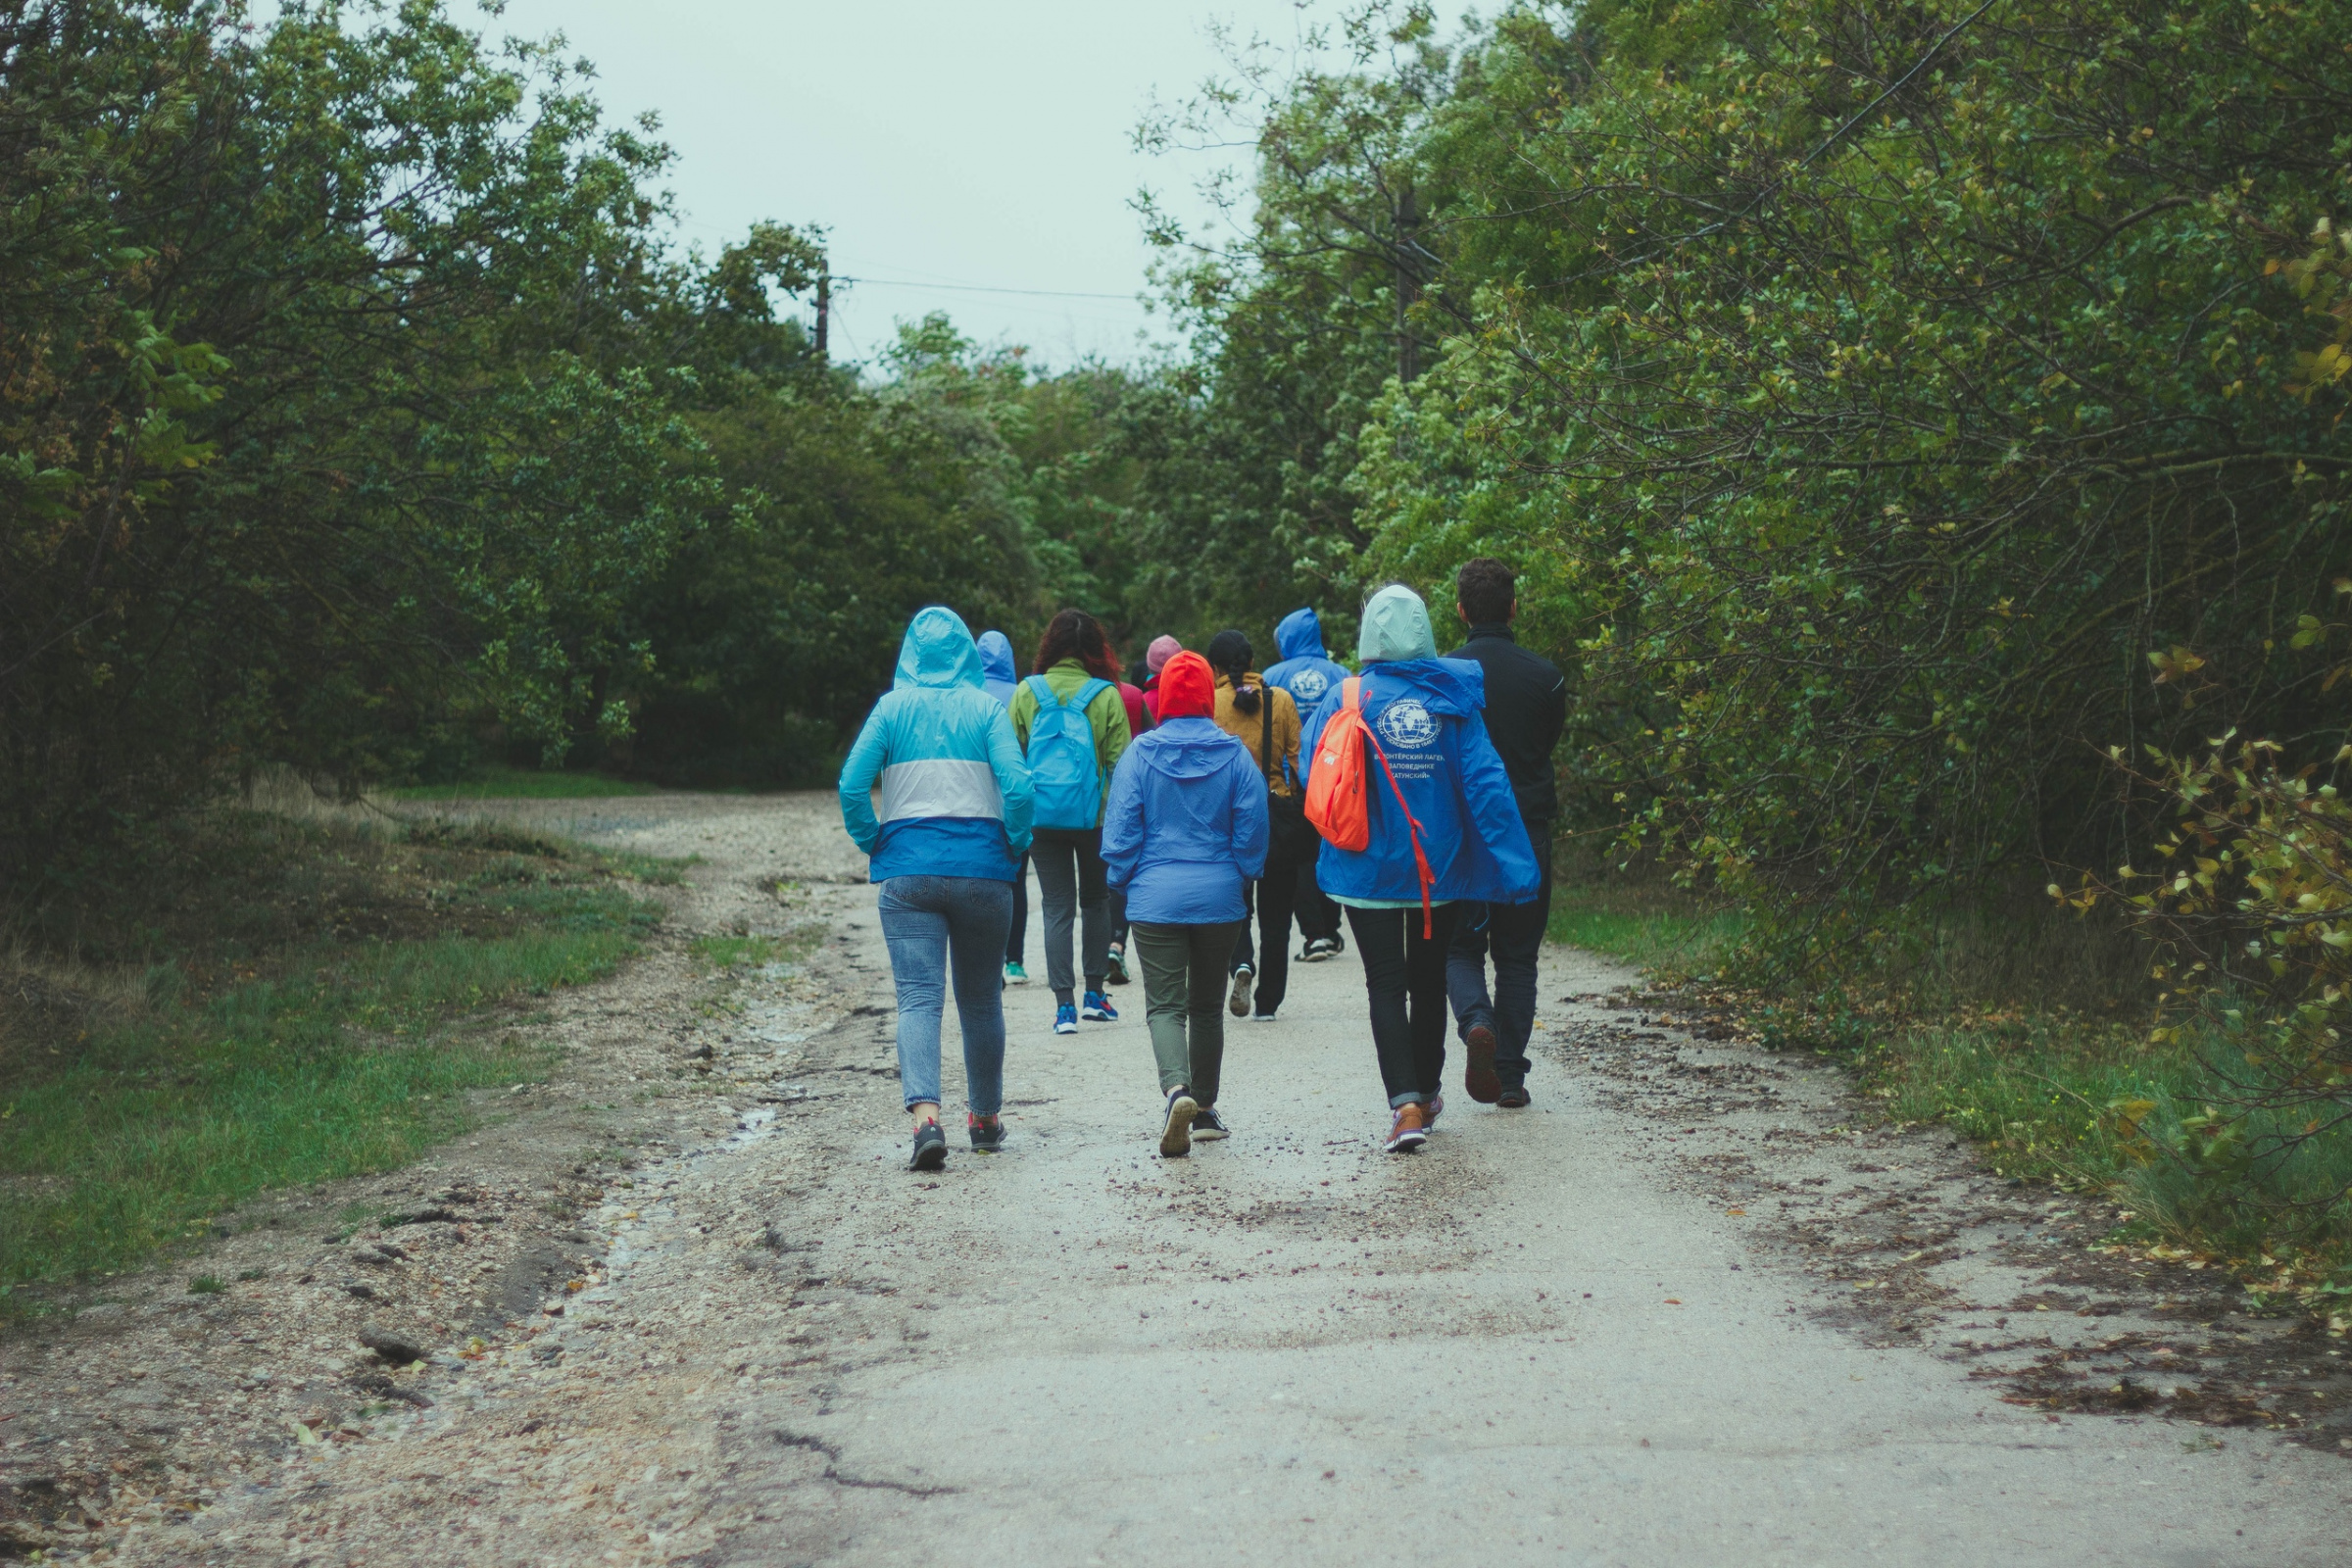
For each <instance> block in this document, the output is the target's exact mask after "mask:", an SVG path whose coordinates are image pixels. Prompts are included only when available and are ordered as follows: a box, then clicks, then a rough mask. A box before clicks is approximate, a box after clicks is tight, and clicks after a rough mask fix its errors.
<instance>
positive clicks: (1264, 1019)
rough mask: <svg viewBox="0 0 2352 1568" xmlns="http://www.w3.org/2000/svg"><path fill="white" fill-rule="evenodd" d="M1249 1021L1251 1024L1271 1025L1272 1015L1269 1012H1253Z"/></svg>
mask: <svg viewBox="0 0 2352 1568" xmlns="http://www.w3.org/2000/svg"><path fill="white" fill-rule="evenodd" d="M1273 1021H1274V1015H1273V1014H1272V1013H1270V1012H1253V1013H1251V1014H1250V1022H1251V1023H1272V1022H1273Z"/></svg>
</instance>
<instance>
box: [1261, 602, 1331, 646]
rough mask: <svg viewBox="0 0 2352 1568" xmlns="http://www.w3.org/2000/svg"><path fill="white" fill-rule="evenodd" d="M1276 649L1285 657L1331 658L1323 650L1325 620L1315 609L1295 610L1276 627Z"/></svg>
mask: <svg viewBox="0 0 2352 1568" xmlns="http://www.w3.org/2000/svg"><path fill="white" fill-rule="evenodd" d="M1274 651H1275V652H1276V653H1278V654H1280V655H1281V656H1282V657H1283V658H1285V659H1329V658H1330V657H1331V656H1330V655H1329V654H1327V653H1325V652H1324V651H1323V622H1322V621H1320V620H1318V619H1316V618H1315V613H1314V610H1313V609H1312V608H1311V607H1310V608H1308V609H1305V610H1294V611H1292V612H1291V613H1289V614H1287V615H1285V616H1283V617H1282V624H1281V625H1279V626H1276V627H1275V628H1274Z"/></svg>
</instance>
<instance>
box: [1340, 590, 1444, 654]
mask: <svg viewBox="0 0 2352 1568" xmlns="http://www.w3.org/2000/svg"><path fill="white" fill-rule="evenodd" d="M1355 657H1356V659H1357V660H1358V661H1359V662H1363V663H1367V664H1369V663H1373V662H1380V661H1385V660H1398V659H1435V658H1437V657H1438V638H1437V634H1436V633H1435V632H1433V631H1431V630H1430V627H1429V607H1428V606H1427V605H1425V604H1423V603H1422V602H1421V596H1420V595H1419V594H1417V593H1415V592H1413V591H1412V590H1411V589H1410V588H1407V587H1405V586H1404V585H1403V584H1401V583H1391V584H1390V585H1389V586H1388V587H1386V588H1383V589H1382V590H1381V591H1380V592H1378V593H1376V594H1374V595H1373V596H1372V598H1371V600H1370V602H1369V603H1367V604H1366V605H1365V606H1364V627H1363V631H1362V632H1361V633H1360V634H1359V635H1358V636H1357V637H1356V639H1355Z"/></svg>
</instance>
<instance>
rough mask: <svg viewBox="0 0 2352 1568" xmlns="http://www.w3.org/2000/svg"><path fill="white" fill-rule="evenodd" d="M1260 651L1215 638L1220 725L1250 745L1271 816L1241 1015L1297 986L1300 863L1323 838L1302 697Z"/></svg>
mask: <svg viewBox="0 0 2352 1568" xmlns="http://www.w3.org/2000/svg"><path fill="white" fill-rule="evenodd" d="M1254 657H1255V651H1254V650H1253V649H1252V648H1251V647H1250V639H1249V638H1248V637H1247V636H1245V635H1243V634H1242V633H1241V632H1238V631H1233V630H1227V631H1221V632H1219V633H1217V634H1216V636H1214V637H1212V638H1210V639H1209V644H1208V665H1209V668H1210V669H1211V670H1213V671H1214V672H1215V674H1216V679H1217V727H1218V728H1219V729H1222V730H1223V731H1225V733H1226V734H1228V735H1231V736H1232V737H1233V738H1234V739H1236V740H1238V741H1240V742H1241V743H1242V744H1243V745H1244V746H1246V747H1248V748H1249V750H1250V760H1251V761H1252V762H1254V763H1255V764H1256V765H1257V770H1258V777H1259V778H1261V779H1262V780H1264V782H1265V786H1266V798H1267V800H1266V804H1267V810H1268V815H1269V820H1270V823H1271V827H1270V829H1269V832H1270V837H1269V839H1268V842H1267V849H1266V863H1265V868H1264V870H1263V872H1262V873H1261V875H1260V876H1259V878H1258V880H1256V881H1255V882H1253V883H1252V884H1251V885H1250V887H1249V888H1248V889H1246V890H1245V897H1246V898H1247V899H1248V901H1249V903H1250V907H1251V909H1252V910H1253V911H1254V912H1255V914H1256V916H1257V934H1258V942H1257V945H1256V949H1255V951H1252V949H1251V946H1250V926H1249V924H1248V921H1247V920H1246V919H1245V921H1244V923H1243V926H1242V930H1241V935H1240V936H1239V937H1238V938H1236V939H1235V941H1234V945H1233V957H1232V961H1231V964H1230V968H1229V972H1230V974H1231V980H1230V982H1229V984H1230V988H1231V989H1230V994H1229V998H1228V1002H1227V1005H1228V1006H1229V1007H1230V1008H1231V1009H1232V1011H1233V1015H1234V1016H1235V1017H1237V1018H1242V1017H1250V1018H1253V1019H1254V1020H1255V1021H1256V1022H1258V1023H1272V1022H1273V1021H1274V1014H1275V1012H1276V1010H1277V1009H1279V1008H1280V1007H1281V1006H1282V1004H1283V999H1284V998H1285V997H1286V996H1288V995H1289V994H1290V964H1291V915H1292V911H1293V908H1294V907H1295V904H1296V901H1297V899H1298V893H1299V866H1300V864H1301V863H1302V862H1304V861H1306V860H1308V859H1311V858H1313V856H1314V853H1315V844H1316V841H1315V835H1314V834H1313V833H1312V832H1310V831H1309V830H1308V828H1307V826H1306V814H1305V809H1304V808H1305V800H1306V787H1305V785H1304V784H1303V783H1302V782H1301V779H1302V778H1303V776H1304V771H1305V770H1304V767H1303V766H1302V764H1301V763H1300V760H1299V705H1298V704H1297V703H1295V702H1293V701H1292V700H1291V694H1290V693H1289V692H1286V691H1284V690H1283V689H1282V688H1281V687H1279V686H1275V685H1272V684H1269V683H1268V681H1267V680H1266V678H1265V677H1264V676H1263V675H1260V674H1259V673H1257V672H1256V671H1255V670H1253V669H1251V668H1250V662H1251V660H1252V659H1253V658H1254ZM1253 990H1254V993H1255V995H1254V997H1253V996H1252V991H1253ZM1253 1006H1254V1011H1253V1010H1252V1008H1253Z"/></svg>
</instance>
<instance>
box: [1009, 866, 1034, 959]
mask: <svg viewBox="0 0 2352 1568" xmlns="http://www.w3.org/2000/svg"><path fill="white" fill-rule="evenodd" d="M1028 935H1029V857H1027V856H1026V855H1024V856H1022V857H1021V864H1020V869H1018V870H1016V871H1014V872H1013V873H1012V930H1011V931H1010V932H1008V933H1007V934H1006V935H1005V962H1006V963H1019V962H1020V961H1021V951H1022V944H1023V943H1024V942H1025V941H1026V940H1027V938H1028Z"/></svg>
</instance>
